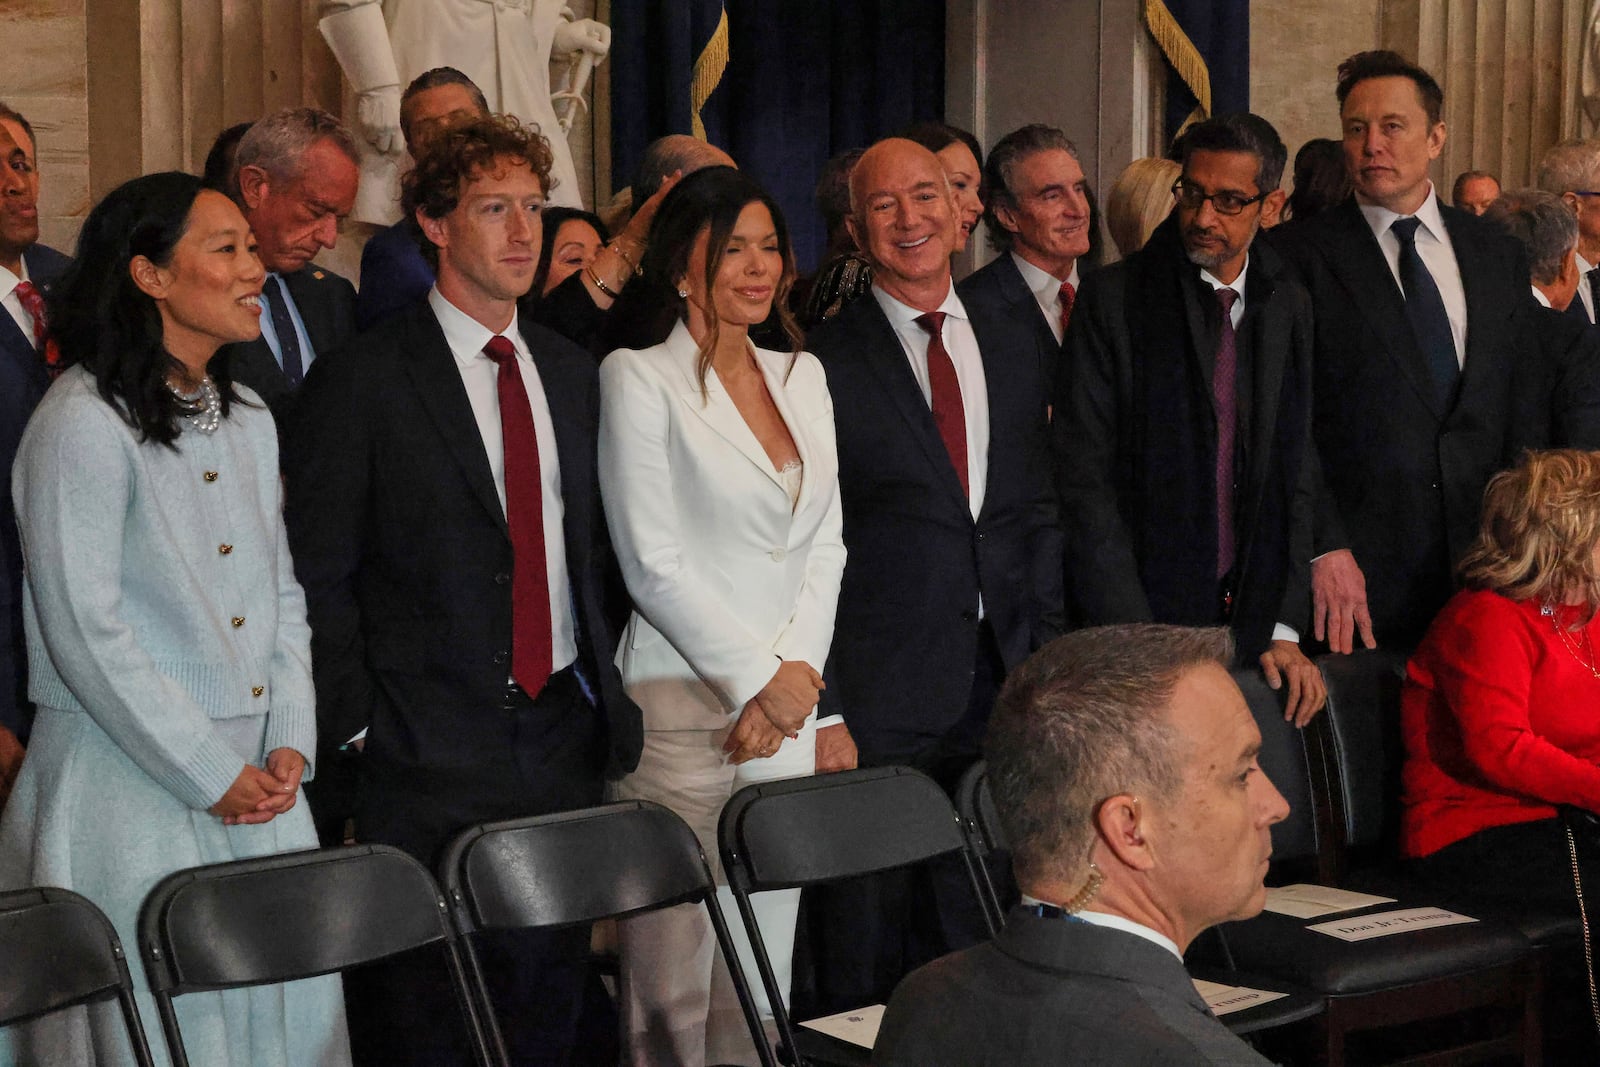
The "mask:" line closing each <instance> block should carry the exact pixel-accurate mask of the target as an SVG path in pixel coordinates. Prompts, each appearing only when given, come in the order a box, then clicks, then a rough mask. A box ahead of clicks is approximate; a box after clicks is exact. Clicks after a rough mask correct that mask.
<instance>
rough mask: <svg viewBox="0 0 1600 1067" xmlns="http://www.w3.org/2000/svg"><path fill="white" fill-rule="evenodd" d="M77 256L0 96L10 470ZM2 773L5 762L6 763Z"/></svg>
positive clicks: (9, 525) (11, 565)
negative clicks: (52, 308)
mask: <svg viewBox="0 0 1600 1067" xmlns="http://www.w3.org/2000/svg"><path fill="white" fill-rule="evenodd" d="M70 262H71V261H70V260H69V259H68V258H67V257H66V256H64V255H62V254H61V253H60V252H57V251H56V250H55V249H53V248H51V247H49V246H48V245H42V244H40V243H39V155H38V143H37V142H36V141H35V140H34V137H33V127H32V126H30V125H29V124H28V120H27V119H25V118H23V117H22V116H21V115H20V114H18V113H17V112H15V111H13V110H12V109H11V108H9V107H7V106H6V105H5V104H3V103H0V470H5V471H10V470H11V463H12V461H13V460H14V459H16V456H17V442H18V441H20V440H21V439H22V429H23V427H24V426H26V425H27V423H28V416H30V415H32V414H33V409H34V407H35V406H36V405H37V404H38V403H39V398H40V397H42V396H43V395H44V391H45V388H46V387H47V386H49V384H50V378H49V375H48V373H47V371H46V367H45V357H46V354H47V352H48V351H49V350H48V348H47V346H46V343H45V309H44V303H45V302H44V297H45V294H46V293H47V292H49V289H50V284H51V282H53V281H55V279H56V277H57V276H58V275H60V274H61V272H62V271H64V270H66V268H67V265H68V264H69V263H70ZM0 498H3V499H0V561H3V564H4V567H5V575H4V582H3V584H0V729H4V730H10V731H11V732H12V733H14V734H16V735H17V736H18V737H19V738H21V739H23V740H26V739H27V736H28V731H29V728H30V727H31V726H32V725H33V709H32V706H31V705H29V703H28V676H27V666H28V657H27V654H26V651H25V649H24V648H23V638H22V547H21V545H20V544H19V543H18V541H17V522H16V516H15V514H14V513H13V511H12V507H11V493H10V492H9V491H7V492H5V493H0ZM0 773H3V769H0Z"/></svg>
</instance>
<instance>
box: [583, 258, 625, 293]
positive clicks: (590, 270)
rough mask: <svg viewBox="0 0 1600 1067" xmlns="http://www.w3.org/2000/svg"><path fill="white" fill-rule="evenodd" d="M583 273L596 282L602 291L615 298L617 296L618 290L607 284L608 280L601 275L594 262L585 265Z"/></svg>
mask: <svg viewBox="0 0 1600 1067" xmlns="http://www.w3.org/2000/svg"><path fill="white" fill-rule="evenodd" d="M583 273H585V274H587V275H588V276H589V280H590V281H591V282H594V284H595V285H596V286H598V287H599V289H600V291H601V292H602V293H604V294H606V295H607V296H609V297H610V298H611V299H613V300H615V299H616V298H617V291H616V290H615V289H613V288H611V286H609V285H607V284H606V280H605V279H604V278H602V277H600V272H599V271H597V270H595V269H594V264H593V263H591V264H589V265H588V266H587V267H585V268H584V270H583Z"/></svg>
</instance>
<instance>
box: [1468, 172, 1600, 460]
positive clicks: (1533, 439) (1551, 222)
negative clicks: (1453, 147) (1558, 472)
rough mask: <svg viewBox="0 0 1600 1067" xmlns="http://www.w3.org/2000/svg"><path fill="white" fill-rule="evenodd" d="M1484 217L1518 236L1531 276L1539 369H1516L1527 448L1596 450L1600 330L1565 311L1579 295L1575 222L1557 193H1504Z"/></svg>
mask: <svg viewBox="0 0 1600 1067" xmlns="http://www.w3.org/2000/svg"><path fill="white" fill-rule="evenodd" d="M1483 217H1484V218H1486V219H1488V220H1489V221H1490V222H1492V223H1494V224H1495V225H1497V226H1499V227H1501V228H1502V229H1504V230H1505V231H1506V232H1507V233H1508V234H1510V235H1511V236H1512V237H1514V238H1516V239H1517V242H1518V243H1519V244H1521V245H1522V248H1523V250H1524V251H1525V252H1527V254H1528V272H1529V273H1530V274H1531V275H1532V276H1533V298H1534V300H1536V301H1538V303H1539V305H1540V307H1539V309H1538V310H1537V311H1536V312H1534V322H1535V324H1536V325H1537V326H1538V334H1539V350H1540V354H1541V355H1542V356H1543V357H1544V358H1543V362H1542V365H1541V366H1540V368H1539V369H1540V371H1541V372H1542V373H1539V374H1526V373H1524V374H1519V375H1518V385H1519V387H1520V391H1521V393H1522V395H1523V397H1524V401H1523V402H1524V403H1525V404H1526V405H1528V409H1527V414H1526V415H1525V416H1523V417H1522V424H1523V430H1524V433H1525V434H1526V438H1525V444H1526V445H1527V446H1528V447H1529V448H1584V449H1596V448H1600V330H1596V329H1595V328H1594V327H1592V326H1590V325H1589V324H1588V323H1587V322H1585V321H1584V320H1582V319H1573V318H1571V317H1570V316H1568V315H1566V314H1563V312H1564V311H1566V309H1567V308H1569V307H1570V306H1571V305H1572V304H1573V303H1575V302H1576V301H1577V299H1578V296H1577V293H1578V284H1579V282H1580V281H1581V280H1582V278H1583V275H1582V273H1581V272H1580V271H1579V269H1578V220H1577V219H1576V218H1575V217H1574V216H1573V214H1572V212H1571V210H1570V209H1568V207H1567V205H1566V204H1564V203H1562V201H1561V198H1560V197H1559V196H1556V195H1555V194H1554V193H1547V192H1543V191H1541V190H1538V189H1523V190H1519V191H1516V192H1508V193H1505V194H1503V195H1502V196H1501V197H1500V198H1499V199H1498V200H1496V201H1495V202H1494V203H1493V204H1490V205H1489V210H1488V211H1487V212H1485V213H1484V216H1483Z"/></svg>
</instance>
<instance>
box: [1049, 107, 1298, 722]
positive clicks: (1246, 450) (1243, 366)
mask: <svg viewBox="0 0 1600 1067" xmlns="http://www.w3.org/2000/svg"><path fill="white" fill-rule="evenodd" d="M1287 157H1288V153H1287V152H1286V151H1285V149H1284V146H1283V142H1282V141H1281V140H1280V139H1279V138H1278V134H1277V131H1276V130H1274V129H1273V128H1272V126H1271V124H1270V123H1268V122H1267V121H1266V120H1265V119H1262V118H1260V117H1258V116H1256V115H1248V114H1246V115H1223V116H1219V117H1216V118H1211V119H1207V120H1205V121H1204V122H1201V123H1197V124H1196V125H1194V126H1191V127H1189V129H1188V131H1187V133H1186V134H1185V135H1184V138H1183V142H1182V154H1181V157H1180V159H1179V162H1180V163H1181V164H1182V167H1183V171H1182V174H1181V176H1180V177H1179V178H1178V181H1177V184H1176V186H1175V188H1176V190H1177V201H1178V202H1177V206H1176V207H1175V209H1174V210H1173V213H1172V215H1171V216H1170V217H1169V218H1168V219H1167V221H1165V222H1163V223H1162V224H1161V225H1160V226H1159V227H1157V228H1156V230H1155V232H1154V233H1153V234H1152V235H1151V237H1150V240H1149V242H1148V243H1146V245H1145V246H1144V248H1143V249H1142V250H1141V251H1139V252H1136V253H1135V254H1134V255H1132V256H1130V257H1129V258H1127V259H1125V260H1122V261H1121V262H1119V263H1115V264H1113V265H1112V266H1110V267H1107V268H1105V269H1104V270H1103V271H1100V272H1098V273H1097V274H1095V275H1094V276H1093V277H1091V278H1090V279H1089V280H1088V281H1087V282H1086V283H1085V285H1084V288H1083V294H1082V296H1081V297H1080V298H1079V301H1078V308H1077V311H1076V313H1075V315H1074V317H1073V326H1072V329H1071V330H1070V331H1068V335H1067V359H1066V366H1065V369H1064V370H1063V372H1062V376H1061V381H1060V389H1059V391H1058V394H1057V396H1058V399H1057V401H1056V413H1055V418H1054V420H1053V421H1052V423H1051V430H1052V433H1053V435H1054V439H1055V456H1056V475H1057V479H1058V481H1057V484H1058V485H1059V487H1060V492H1061V515H1062V526H1063V528H1064V529H1065V531H1066V542H1067V544H1066V560H1067V564H1066V568H1067V573H1066V585H1067V597H1068V603H1069V612H1070V614H1071V615H1072V617H1073V619H1074V621H1077V622H1080V623H1082V624H1083V625H1088V626H1103V625H1105V624H1107V623H1116V622H1146V621H1153V622H1164V623H1176V624H1181V625H1190V626H1199V625H1205V626H1211V625H1216V624H1218V623H1222V624H1226V625H1231V626H1232V628H1233V632H1234V637H1235V641H1236V643H1237V648H1238V652H1239V655H1240V658H1241V660H1242V661H1243V662H1244V663H1259V664H1260V665H1261V669H1262V670H1263V671H1265V672H1266V675H1267V678H1268V680H1269V682H1271V683H1272V685H1273V687H1274V688H1277V687H1278V686H1281V685H1283V684H1284V683H1285V682H1287V683H1288V687H1289V701H1288V710H1287V716H1288V717H1289V718H1291V719H1293V720H1294V721H1295V722H1297V723H1299V724H1300V725H1304V724H1305V723H1307V722H1309V721H1310V719H1311V716H1312V715H1314V714H1316V712H1317V710H1318V709H1319V708H1320V707H1321V706H1322V702H1323V685H1322V678H1321V674H1320V673H1319V672H1318V671H1317V668H1316V666H1315V665H1314V664H1313V663H1312V662H1311V661H1310V660H1309V659H1307V658H1306V656H1305V654H1304V653H1302V652H1301V651H1300V646H1299V639H1300V634H1301V632H1303V631H1305V630H1306V629H1308V627H1309V625H1310V622H1311V575H1310V567H1311V521H1312V496H1313V492H1314V488H1315V481H1314V465H1313V464H1308V463H1307V462H1306V453H1307V451H1308V449H1309V433H1310V419H1311V341H1312V328H1311V300H1310V297H1308V296H1307V295H1306V292H1305V290H1304V289H1302V288H1301V287H1300V285H1299V283H1298V282H1296V281H1295V280H1294V279H1293V276H1292V275H1291V274H1290V273H1289V270H1288V268H1287V266H1286V265H1285V264H1284V263H1283V261H1282V260H1281V259H1280V258H1279V257H1278V256H1277V254H1276V253H1275V252H1274V251H1273V250H1272V248H1271V247H1269V246H1268V245H1267V244H1266V243H1265V242H1260V241H1256V240H1255V236H1256V234H1257V232H1258V231H1259V230H1260V227H1261V221H1262V215H1263V214H1264V213H1265V211H1266V208H1267V207H1268V206H1269V205H1270V206H1272V207H1273V208H1276V207H1279V206H1281V205H1282V202H1283V199H1284V194H1283V190H1282V189H1280V188H1278V183H1279V181H1280V180H1281V178H1282V176H1283V165H1284V162H1285V161H1286V159H1287Z"/></svg>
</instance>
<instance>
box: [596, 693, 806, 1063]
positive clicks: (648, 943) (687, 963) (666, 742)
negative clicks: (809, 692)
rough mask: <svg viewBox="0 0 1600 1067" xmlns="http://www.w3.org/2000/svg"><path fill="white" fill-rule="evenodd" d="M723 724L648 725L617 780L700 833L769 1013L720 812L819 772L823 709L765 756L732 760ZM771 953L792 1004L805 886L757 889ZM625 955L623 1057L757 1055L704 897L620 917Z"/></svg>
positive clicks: (684, 1059) (620, 794)
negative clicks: (727, 859)
mask: <svg viewBox="0 0 1600 1067" xmlns="http://www.w3.org/2000/svg"><path fill="white" fill-rule="evenodd" d="M729 729H731V727H727V728H724V729H721V730H647V731H645V735H644V752H643V754H642V755H641V756H640V757H639V768H638V770H636V771H634V772H633V773H632V774H630V775H628V776H627V777H626V778H623V779H622V780H621V781H620V782H617V783H616V784H615V785H614V786H612V795H613V796H614V797H615V798H616V799H618V800H653V801H655V802H656V803H658V804H663V805H665V806H666V807H669V808H671V809H672V810H673V811H675V812H677V813H678V814H679V815H680V816H682V817H683V820H684V821H685V822H687V823H688V824H689V826H690V827H691V828H692V829H693V830H694V832H695V836H696V837H698V838H699V839H700V847H701V848H703V849H704V850H705V853H706V859H707V860H708V861H709V862H710V864H711V869H712V872H713V873H714V874H715V875H716V878H717V882H718V883H719V888H718V891H717V893H718V903H719V904H720V905H721V907H722V911H723V914H724V915H725V916H726V917H727V920H728V927H729V929H730V930H731V931H732V933H733V939H734V943H735V944H736V945H737V947H738V950H739V963H740V967H741V969H742V970H743V972H744V974H745V976H746V978H747V979H748V981H749V984H750V989H751V992H752V993H753V994H754V995H755V999H756V1007H757V1010H758V1011H759V1012H760V1013H761V1015H762V1016H763V1017H765V1018H770V1017H771V1015H772V1009H771V1006H770V1005H769V1004H768V1002H767V996H766V991H765V990H764V988H763V987H762V984H761V976H760V972H759V971H758V970H757V968H756V964H755V956H754V954H753V952H752V951H751V948H750V942H749V939H748V938H747V937H746V936H745V932H744V924H743V923H742V922H741V921H740V919H739V913H738V909H737V908H736V907H735V905H734V901H733V894H732V893H731V892H729V890H728V888H727V887H726V886H725V885H722V884H721V883H723V882H725V880H726V879H725V878H724V876H723V873H722V861H721V859H720V857H719V856H718V854H717V818H718V816H720V815H721V814H722V806H723V805H724V804H725V803H727V800H728V797H730V796H731V795H733V793H734V792H735V791H737V790H738V789H740V788H742V787H744V786H746V785H749V784H750V783H751V782H764V781H770V780H772V779H775V778H794V777H798V776H800V775H809V774H813V773H815V771H816V763H817V737H816V715H815V714H813V715H812V716H811V717H810V718H809V719H807V720H806V723H805V726H804V727H802V728H801V730H800V736H799V737H796V738H794V739H785V740H784V742H783V744H782V745H781V746H780V747H779V749H778V751H777V752H776V753H774V754H773V755H772V756H771V757H769V758H767V759H756V760H751V761H749V762H748V763H744V764H741V765H739V766H737V767H735V766H732V765H731V764H729V763H728V762H727V757H726V756H725V755H724V754H723V751H722V743H723V741H725V740H726V739H727V736H728V732H729ZM751 905H752V907H753V908H754V910H755V913H756V921H757V923H759V925H760V927H761V938H762V940H763V941H765V942H766V947H767V955H768V957H769V958H770V959H771V961H772V969H773V972H774V974H775V975H776V976H777V980H778V986H779V988H780V989H782V990H783V991H784V997H785V1003H787V998H788V989H789V975H790V970H791V965H792V961H793V956H794V930H795V917H796V913H797V912H798V910H799V907H800V891H799V890H798V889H795V890H784V891H780V892H775V893H758V894H756V895H755V896H754V897H752V898H751ZM618 939H619V947H620V951H621V960H622V983H621V990H620V993H621V996H620V1009H621V1014H622V1029H623V1044H624V1049H625V1051H624V1056H625V1059H626V1061H627V1062H628V1063H631V1064H634V1065H635V1067H703V1065H704V1064H706V1063H739V1064H756V1063H758V1062H759V1061H758V1060H757V1059H756V1054H755V1046H754V1044H753V1042H752V1041H751V1038H750V1031H749V1030H748V1029H747V1028H746V1026H745V1021H744V1016H743V1014H742V1013H741V1012H740V1010H739V1000H738V997H737V996H736V995H735V993H734V990H733V984H732V981H731V980H730V979H729V977H728V970H727V967H726V966H725V965H724V964H723V961H722V957H721V954H720V953H719V952H718V951H717V944H716V934H715V932H714V931H713V930H712V928H711V920H710V919H709V918H708V917H707V916H706V911H705V909H704V908H703V907H701V906H700V905H698V904H683V905H679V906H678V907H675V908H667V909H665V910H662V911H657V912H651V913H649V914H647V915H640V916H636V917H634V918H632V919H625V920H623V921H622V922H620V923H618Z"/></svg>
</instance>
